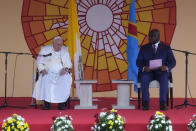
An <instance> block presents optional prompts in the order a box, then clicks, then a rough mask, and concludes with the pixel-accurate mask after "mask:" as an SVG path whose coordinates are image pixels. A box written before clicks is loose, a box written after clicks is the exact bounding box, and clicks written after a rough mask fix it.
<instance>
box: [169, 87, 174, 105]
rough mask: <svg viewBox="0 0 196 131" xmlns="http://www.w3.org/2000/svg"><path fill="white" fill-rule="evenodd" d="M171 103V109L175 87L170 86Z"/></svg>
mask: <svg viewBox="0 0 196 131" xmlns="http://www.w3.org/2000/svg"><path fill="white" fill-rule="evenodd" d="M170 103H171V109H173V88H170Z"/></svg>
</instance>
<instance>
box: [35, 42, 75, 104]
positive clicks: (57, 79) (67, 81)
mask: <svg viewBox="0 0 196 131" xmlns="http://www.w3.org/2000/svg"><path fill="white" fill-rule="evenodd" d="M50 53H52V55H51V56H47V57H42V56H41V55H47V54H50ZM39 55H40V56H38V59H37V67H38V70H39V71H42V70H46V71H47V72H48V74H46V75H44V76H42V74H40V76H39V79H38V81H37V82H36V84H35V88H34V92H33V98H35V99H36V100H44V101H47V102H51V103H62V102H65V101H67V99H68V98H69V96H70V88H71V85H72V76H71V74H69V73H66V74H64V75H60V71H61V70H62V69H63V68H71V67H72V63H71V59H70V56H69V52H68V48H67V47H65V46H63V47H62V48H61V50H60V51H59V52H55V51H54V49H53V46H52V45H49V46H45V47H42V48H41V51H40V53H39Z"/></svg>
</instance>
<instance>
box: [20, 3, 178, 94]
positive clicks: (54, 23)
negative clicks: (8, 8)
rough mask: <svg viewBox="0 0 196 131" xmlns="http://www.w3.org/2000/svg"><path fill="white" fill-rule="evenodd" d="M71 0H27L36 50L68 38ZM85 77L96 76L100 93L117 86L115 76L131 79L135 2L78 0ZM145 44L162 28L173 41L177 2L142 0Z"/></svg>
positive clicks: (25, 14) (26, 23)
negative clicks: (130, 41) (131, 21)
mask: <svg viewBox="0 0 196 131" xmlns="http://www.w3.org/2000/svg"><path fill="white" fill-rule="evenodd" d="M68 2H69V0H24V1H23V10H22V26H23V31H24V36H25V39H26V41H27V45H28V47H29V49H30V51H31V52H32V53H34V54H37V53H38V52H39V50H40V47H41V46H43V45H48V44H51V43H52V40H53V38H54V37H55V36H58V35H60V36H62V37H63V39H64V44H65V45H66V42H67V28H68V24H67V23H68ZM76 2H77V10H78V23H79V30H80V38H81V49H82V62H83V67H84V76H85V79H89V80H91V79H96V80H98V83H97V84H96V85H95V88H94V90H95V91H105V90H113V89H116V85H113V84H112V83H111V80H114V79H126V78H127V60H126V45H127V33H128V17H129V4H130V0H77V1H76ZM135 5H136V18H137V29H138V41H139V43H138V44H139V46H141V45H143V44H145V43H147V42H148V40H147V34H148V32H149V30H151V29H153V28H158V29H159V30H160V31H161V41H163V42H165V43H166V44H170V43H171V40H172V37H173V33H174V30H175V25H176V3H175V0H136V3H135Z"/></svg>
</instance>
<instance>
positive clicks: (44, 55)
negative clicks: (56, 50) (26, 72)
mask: <svg viewBox="0 0 196 131" xmlns="http://www.w3.org/2000/svg"><path fill="white" fill-rule="evenodd" d="M51 55H52V53H49V54H46V55H39V56H43V57H48V56H51Z"/></svg>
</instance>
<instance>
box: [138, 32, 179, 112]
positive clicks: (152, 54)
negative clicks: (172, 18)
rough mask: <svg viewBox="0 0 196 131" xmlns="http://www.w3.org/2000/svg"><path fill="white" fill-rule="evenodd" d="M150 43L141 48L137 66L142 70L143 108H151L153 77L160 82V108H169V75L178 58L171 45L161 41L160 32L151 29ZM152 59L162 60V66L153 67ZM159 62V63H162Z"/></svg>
mask: <svg viewBox="0 0 196 131" xmlns="http://www.w3.org/2000/svg"><path fill="white" fill-rule="evenodd" d="M148 38H149V43H148V44H146V45H144V46H142V47H141V48H140V52H139V55H138V58H137V66H138V68H139V70H140V72H141V90H142V109H143V110H149V84H150V82H151V81H152V80H153V79H156V80H158V81H159V83H160V110H167V108H166V100H167V94H168V75H169V72H170V71H171V69H172V68H173V67H175V65H176V60H175V57H174V55H173V52H172V50H171V48H170V46H168V45H165V44H163V43H162V42H160V32H159V30H157V29H153V30H151V31H150V33H149V35H148ZM151 60H158V61H161V62H162V64H161V65H160V67H158V68H155V69H152V68H151V67H150V64H149V63H150V61H151ZM161 62H159V64H160V63H161Z"/></svg>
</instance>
